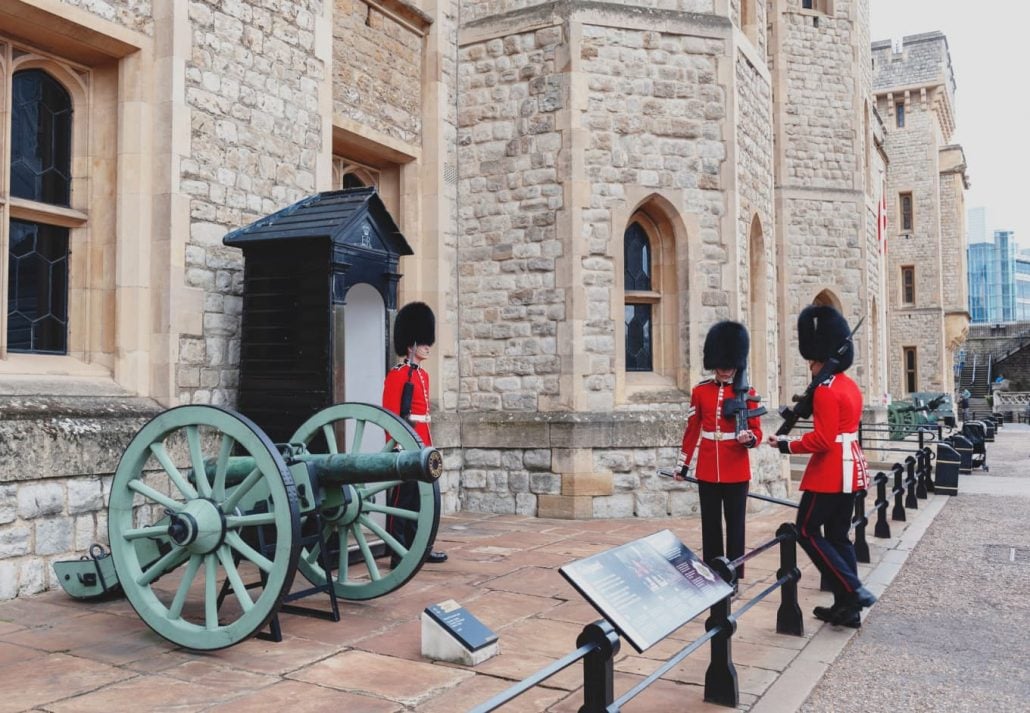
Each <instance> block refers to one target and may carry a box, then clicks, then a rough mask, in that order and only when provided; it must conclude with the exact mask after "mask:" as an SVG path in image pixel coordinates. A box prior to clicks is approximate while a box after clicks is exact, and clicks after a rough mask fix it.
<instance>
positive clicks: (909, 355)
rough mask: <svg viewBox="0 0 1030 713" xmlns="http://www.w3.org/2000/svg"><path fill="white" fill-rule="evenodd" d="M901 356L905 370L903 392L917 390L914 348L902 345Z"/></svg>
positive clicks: (917, 378)
mask: <svg viewBox="0 0 1030 713" xmlns="http://www.w3.org/2000/svg"><path fill="white" fill-rule="evenodd" d="M902 358H903V363H904V371H905V392H906V393H909V394H911V393H914V392H916V391H918V390H919V389H918V388H916V387H917V386H918V385H919V373H918V371H917V364H918V361H917V359H916V348H915V347H902Z"/></svg>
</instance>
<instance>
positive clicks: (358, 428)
mask: <svg viewBox="0 0 1030 713" xmlns="http://www.w3.org/2000/svg"><path fill="white" fill-rule="evenodd" d="M364 439H365V422H364V421H363V420H362V419H360V418H359V419H356V420H355V421H354V440H353V441H351V446H350V452H351V453H360V452H361V442H362V441H363V440H364Z"/></svg>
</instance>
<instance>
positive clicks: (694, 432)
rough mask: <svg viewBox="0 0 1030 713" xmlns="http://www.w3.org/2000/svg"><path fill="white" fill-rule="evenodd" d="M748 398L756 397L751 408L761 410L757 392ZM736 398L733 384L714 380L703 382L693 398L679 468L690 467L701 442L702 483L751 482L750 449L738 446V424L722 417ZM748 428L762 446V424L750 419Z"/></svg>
mask: <svg viewBox="0 0 1030 713" xmlns="http://www.w3.org/2000/svg"><path fill="white" fill-rule="evenodd" d="M748 395H749V396H755V397H756V400H754V401H752V400H750V399H748V408H749V409H752V408H757V407H758V401H757V396H756V394H755V390H754V389H751V390H750V391H749V392H748ZM733 397H734V392H733V386H732V385H731V384H719V383H718V382H716V381H715V380H714V379H708V380H707V381H702V382H701V383H700V384H698V385H697V386H695V387H694V390H693V391H692V392H691V394H690V411H689V415H688V417H687V429H686V431H684V432H683V447H682V450H681V452H680V459H679V463H678V466H679V467H682V466H684V465H690V463H691V462H692V461H693V460H694V450H695V448H697V444H698V441H699V440H700V441H701V447H700V452H699V453H698V454H697V470H696V475H695V477H696V478H697V479H698V480H704V481H706V482H711V483H742V482H744V481H747V480H751V459H750V457H749V456H748V449H749V446H746V445H744V444H743V443H737V440H736V436H735V434H734V427H735V425H736V421H735V419H733V418H729V417H726V416H723V413H722V410H723V403H724V401H726V400H727V399H732V398H733ZM747 425H748V428H749V429H751V431H752V432H753V433H754V434H755V444H758V443H761V442H762V424H761V421H760V420H759V419H758V418H749V419H748V421H747ZM751 447H753V446H751Z"/></svg>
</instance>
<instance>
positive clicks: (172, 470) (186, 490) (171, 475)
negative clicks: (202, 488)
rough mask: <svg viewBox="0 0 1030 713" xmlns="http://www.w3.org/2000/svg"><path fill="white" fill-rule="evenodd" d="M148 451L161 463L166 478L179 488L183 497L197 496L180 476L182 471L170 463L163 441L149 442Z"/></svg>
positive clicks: (170, 459) (192, 497) (190, 498)
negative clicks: (166, 475)
mask: <svg viewBox="0 0 1030 713" xmlns="http://www.w3.org/2000/svg"><path fill="white" fill-rule="evenodd" d="M150 452H151V453H152V454H153V455H154V458H155V459H156V460H157V462H158V463H160V464H161V467H162V468H164V471H165V473H167V474H168V479H169V480H171V481H172V482H173V483H175V487H176V488H178V489H179V492H180V493H182V495H183V497H185V498H187V499H189V500H193V499H194V498H196V497H197V491H196V490H194V489H193V486H192V485H190V484H189V482H188V481H187V480H186V479H185V478H183V477H182V473H180V472H179V469H178V468H176V467H175V463H172V458H171V456H169V455H168V451H166V450H165V444H164V443H151V444H150Z"/></svg>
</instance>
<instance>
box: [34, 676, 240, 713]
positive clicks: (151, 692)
mask: <svg viewBox="0 0 1030 713" xmlns="http://www.w3.org/2000/svg"><path fill="white" fill-rule="evenodd" d="M229 683H230V682H229V681H224V682H223V683H222V685H218V686H211V685H203V684H200V683H194V682H189V681H179V680H176V679H173V678H163V677H160V676H159V677H158V678H156V679H153V680H151V679H147V678H143V677H137V678H133V679H132V680H129V681H123V682H119V683H116V684H114V685H110V686H104V687H103V688H100V689H98V690H95V691H92V692H90V693H85V694H83V695H81V696H76V697H75V698H72V699H69V700H65V701H60V702H58V703H51V704H50V705H48V706H47V709H48V710H50V711H53V713H110V712H111V711H129V710H133V711H171V710H198V709H200V708H202V707H207V706H209V705H212V704H214V703H218V702H220V701H223V700H226V699H228V698H232V697H234V696H236V695H239V692H238V691H237V690H235V689H234V688H233V687H231V686H230V685H226V684H229Z"/></svg>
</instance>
